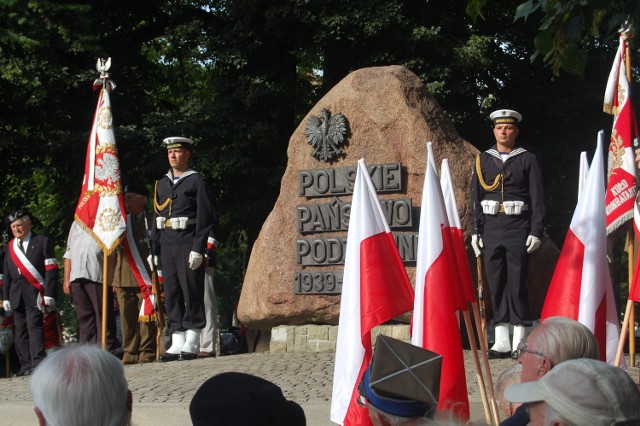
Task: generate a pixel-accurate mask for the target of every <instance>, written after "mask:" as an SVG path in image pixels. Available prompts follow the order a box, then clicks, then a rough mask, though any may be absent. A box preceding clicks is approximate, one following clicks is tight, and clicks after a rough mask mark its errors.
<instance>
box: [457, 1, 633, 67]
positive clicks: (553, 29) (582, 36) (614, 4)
mask: <svg viewBox="0 0 640 426" xmlns="http://www.w3.org/2000/svg"><path fill="white" fill-rule="evenodd" d="M487 3H491V2H487V0H468V2H467V9H466V10H467V14H468V15H469V16H470V17H471V18H473V19H474V20H476V19H477V18H484V16H483V10H484V9H485V7H486V6H487ZM493 3H498V4H500V5H501V6H502V7H507V8H509V9H510V8H511V7H513V9H510V11H511V12H512V13H513V18H514V21H518V20H523V21H527V20H528V19H534V20H536V21H538V22H539V25H538V32H537V33H536V35H535V36H534V37H533V39H532V40H533V44H534V46H535V52H534V53H533V55H532V56H531V59H532V60H534V59H536V58H537V57H538V56H540V55H541V56H542V57H543V61H544V62H545V63H547V64H549V65H550V66H551V69H552V72H553V75H554V76H558V75H559V73H560V71H561V70H562V71H565V72H569V73H572V74H578V75H582V73H583V72H584V70H585V65H586V62H587V60H588V58H589V45H590V44H592V42H593V39H597V40H600V41H601V42H603V41H604V42H606V41H608V40H610V39H611V38H613V37H614V36H617V34H618V31H619V30H620V29H621V28H623V29H628V28H629V27H628V26H629V24H630V23H633V22H636V23H637V22H639V21H638V20H639V19H640V3H638V2H637V1H636V0H527V1H525V2H522V3H520V4H519V5H517V6H515V5H514V6H512V4H511V3H508V2H493Z"/></svg>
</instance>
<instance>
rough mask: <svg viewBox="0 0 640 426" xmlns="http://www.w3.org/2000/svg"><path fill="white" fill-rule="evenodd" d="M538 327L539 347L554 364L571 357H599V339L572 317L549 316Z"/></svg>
mask: <svg viewBox="0 0 640 426" xmlns="http://www.w3.org/2000/svg"><path fill="white" fill-rule="evenodd" d="M538 329H539V331H538V333H537V339H536V344H537V348H538V349H539V350H540V351H541V352H542V353H544V354H545V355H546V356H547V357H548V358H549V359H550V360H551V362H552V363H553V365H554V366H556V365H558V364H560V363H561V362H562V361H567V360H569V359H578V358H590V359H598V355H599V351H598V341H597V340H596V337H595V336H594V335H593V333H592V332H591V330H589V329H588V328H587V327H586V326H585V325H584V324H581V323H579V322H578V321H576V320H573V319H571V318H566V317H549V318H546V319H545V320H544V321H543V322H542V323H541V324H540V325H539V326H538Z"/></svg>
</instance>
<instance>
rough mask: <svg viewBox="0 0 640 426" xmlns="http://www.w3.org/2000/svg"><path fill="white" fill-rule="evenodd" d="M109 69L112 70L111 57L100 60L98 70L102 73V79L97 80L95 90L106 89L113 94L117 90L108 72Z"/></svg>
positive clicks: (97, 63) (94, 85) (97, 65)
mask: <svg viewBox="0 0 640 426" xmlns="http://www.w3.org/2000/svg"><path fill="white" fill-rule="evenodd" d="M109 68H111V57H109V58H107V59H104V58H98V61H97V62H96V70H97V71H98V72H99V73H100V77H98V78H96V80H95V81H94V82H93V90H98V89H99V88H101V87H104V88H105V89H107V90H109V91H110V92H111V91H113V89H115V88H116V84H115V83H114V82H113V80H111V79H110V78H109V73H108V72H107V71H109Z"/></svg>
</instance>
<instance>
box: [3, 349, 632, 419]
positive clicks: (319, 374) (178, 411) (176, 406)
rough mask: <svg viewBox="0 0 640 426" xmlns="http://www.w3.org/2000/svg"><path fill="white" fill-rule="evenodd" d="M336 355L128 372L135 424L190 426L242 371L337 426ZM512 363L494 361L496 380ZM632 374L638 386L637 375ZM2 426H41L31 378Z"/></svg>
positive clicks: (469, 367) (18, 389)
mask: <svg viewBox="0 0 640 426" xmlns="http://www.w3.org/2000/svg"><path fill="white" fill-rule="evenodd" d="M334 358H335V354H334V353H278V354H269V353H256V354H243V355H234V356H225V357H218V358H206V359H198V360H193V361H182V362H179V361H176V362H170V363H165V364H160V363H153V364H140V365H128V366H125V373H126V376H127V380H128V382H129V388H130V389H131V391H132V392H133V400H134V405H133V420H134V424H136V425H138V426H142V425H147V424H148V425H151V424H153V425H173V424H175V425H181V424H187V425H188V424H190V422H189V414H188V406H189V402H190V400H191V398H192V396H193V394H194V393H195V391H196V390H197V389H198V387H199V386H200V385H201V384H202V383H203V382H204V381H205V380H206V379H208V378H209V377H211V376H213V375H216V374H218V373H222V372H226V371H240V372H244V373H248V374H253V375H256V376H260V377H263V378H265V379H267V380H270V381H272V382H274V383H276V384H278V385H279V386H280V387H281V388H282V391H283V393H284V395H285V397H286V398H287V399H292V400H294V401H296V402H297V403H298V404H300V405H301V406H302V407H303V408H304V410H305V413H306V415H307V419H308V425H310V426H323V425H333V423H332V422H330V421H329V406H330V401H331V391H332V389H331V387H332V379H333V366H334ZM512 362H513V361H512V360H510V359H505V360H491V361H490V366H491V370H492V371H491V372H492V376H493V378H494V381H495V378H496V377H497V376H498V375H499V374H500V372H501V371H502V370H503V369H504V368H506V367H507V366H508V365H509V364H510V363H512ZM465 363H466V365H465V367H466V380H467V388H468V390H469V401H470V403H471V420H472V421H473V422H474V423H475V424H483V423H484V412H483V409H482V400H481V396H480V391H479V386H478V384H477V379H476V368H475V363H474V362H473V359H472V356H471V352H470V351H465ZM629 373H630V374H631V376H632V378H633V379H634V380H635V381H636V382H637V380H638V369H637V368H635V367H634V368H630V369H629ZM0 413H2V415H0V424H2V425H14V424H15V425H30V424H33V425H35V424H37V422H36V417H35V415H34V414H33V405H32V402H31V395H30V394H29V389H28V378H23V377H20V378H10V379H0Z"/></svg>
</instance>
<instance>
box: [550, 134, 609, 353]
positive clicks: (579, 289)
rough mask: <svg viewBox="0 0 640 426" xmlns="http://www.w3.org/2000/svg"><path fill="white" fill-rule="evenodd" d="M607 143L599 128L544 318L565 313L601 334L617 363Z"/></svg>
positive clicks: (601, 341) (601, 343)
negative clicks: (607, 222)
mask: <svg viewBox="0 0 640 426" xmlns="http://www.w3.org/2000/svg"><path fill="white" fill-rule="evenodd" d="M604 144H605V138H604V132H603V131H600V132H599V133H598V147H597V150H596V153H595V155H594V156H593V161H592V162H591V167H590V168H589V173H588V175H587V179H586V181H585V182H584V187H583V188H582V192H581V193H580V196H579V197H578V205H577V206H576V210H575V212H574V214H573V218H572V219H571V225H570V227H569V232H567V236H566V239H565V241H564V244H563V245H562V251H561V252H560V258H559V259H558V263H557V265H556V269H555V271H554V273H553V278H552V279H551V284H550V285H549V290H548V292H547V297H546V299H545V302H544V306H543V308H542V315H541V318H542V319H543V320H544V319H545V318H548V317H552V316H564V317H568V318H573V319H575V320H577V321H579V322H581V323H582V324H584V325H585V326H587V327H588V328H589V329H590V330H591V331H592V332H593V334H594V335H595V336H596V339H597V340H598V345H599V347H600V358H601V359H602V360H606V361H607V362H610V363H613V362H614V359H615V355H616V350H617V345H618V338H619V336H620V325H619V320H618V313H617V310H616V305H615V298H614V294H613V287H612V284H611V276H610V274H609V263H608V261H607V236H606V229H605V211H604V208H603V206H604V197H605V194H604V193H605V188H604V158H603V157H604V156H603V150H604Z"/></svg>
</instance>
